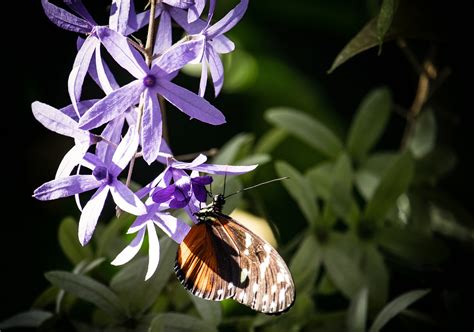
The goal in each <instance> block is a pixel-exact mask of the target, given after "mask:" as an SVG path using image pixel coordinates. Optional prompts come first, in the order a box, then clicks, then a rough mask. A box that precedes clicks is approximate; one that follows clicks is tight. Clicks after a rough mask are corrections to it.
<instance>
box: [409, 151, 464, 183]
mask: <svg viewBox="0 0 474 332" xmlns="http://www.w3.org/2000/svg"><path fill="white" fill-rule="evenodd" d="M456 163H457V157H456V155H455V153H454V151H453V150H452V149H451V148H448V147H446V146H437V147H435V148H434V149H433V150H432V151H431V152H429V153H428V154H427V155H425V156H424V157H423V158H422V159H419V160H417V163H416V167H415V181H416V183H428V184H430V185H435V184H436V183H437V182H438V181H439V179H440V178H441V177H443V176H444V175H446V174H448V173H449V172H451V171H452V170H453V169H454V167H455V166H456Z"/></svg>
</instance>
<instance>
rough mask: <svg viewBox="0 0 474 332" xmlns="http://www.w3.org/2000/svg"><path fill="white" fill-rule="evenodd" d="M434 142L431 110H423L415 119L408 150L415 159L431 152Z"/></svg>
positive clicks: (433, 119) (434, 130)
mask: <svg viewBox="0 0 474 332" xmlns="http://www.w3.org/2000/svg"><path fill="white" fill-rule="evenodd" d="M435 141H436V120H435V117H434V114H433V112H432V111H431V110H425V111H423V113H421V115H420V116H419V117H418V118H417V119H416V123H415V129H414V132H413V136H412V137H411V139H410V141H409V144H408V148H409V149H410V151H411V152H412V153H413V156H414V157H415V158H416V159H420V158H423V157H424V156H426V155H427V154H428V153H429V152H431V151H432V150H433V148H434V146H435Z"/></svg>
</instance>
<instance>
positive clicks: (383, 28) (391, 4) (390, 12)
mask: <svg viewBox="0 0 474 332" xmlns="http://www.w3.org/2000/svg"><path fill="white" fill-rule="evenodd" d="M395 7H396V3H395V0H383V1H382V5H381V6H380V11H379V15H378V17H377V39H378V41H379V54H380V51H381V50H382V44H383V40H384V37H385V34H386V33H387V31H388V29H389V28H390V26H391V25H392V21H393V16H394V14H395V11H396V8H395Z"/></svg>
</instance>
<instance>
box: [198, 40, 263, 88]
mask: <svg viewBox="0 0 474 332" xmlns="http://www.w3.org/2000/svg"><path fill="white" fill-rule="evenodd" d="M226 56H227V55H226ZM228 57H229V58H230V61H229V62H231V64H230V65H227V66H225V81H224V87H223V90H224V91H226V92H230V93H236V92H239V91H242V90H245V89H246V88H249V87H250V86H251V85H252V84H254V83H255V81H256V79H257V77H258V65H257V61H256V60H255V58H254V57H253V56H252V55H251V54H249V53H247V52H245V51H243V50H242V49H241V48H239V49H238V50H236V51H235V52H232V54H229V55H228ZM199 74H200V73H199Z"/></svg>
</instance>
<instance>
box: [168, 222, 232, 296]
mask: <svg viewBox="0 0 474 332" xmlns="http://www.w3.org/2000/svg"><path fill="white" fill-rule="evenodd" d="M238 256H239V255H238V251H237V248H236V247H235V246H234V245H233V242H232V240H231V239H230V238H229V237H228V236H227V234H225V233H217V235H216V229H214V227H213V226H212V223H211V222H201V223H199V224H197V225H195V226H193V227H192V228H191V229H190V231H189V233H188V234H187V235H186V237H185V238H184V240H183V241H182V242H181V244H180V245H179V247H178V252H177V255H176V263H175V272H176V275H177V277H178V279H179V281H180V282H181V283H182V284H183V286H184V287H185V288H186V289H187V290H189V291H190V292H191V293H193V294H194V295H196V296H198V297H201V298H204V299H208V300H215V301H221V300H223V299H227V298H230V297H233V296H234V294H235V291H236V288H235V285H238V283H239V281H238V276H239V273H240V268H239V266H238Z"/></svg>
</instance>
